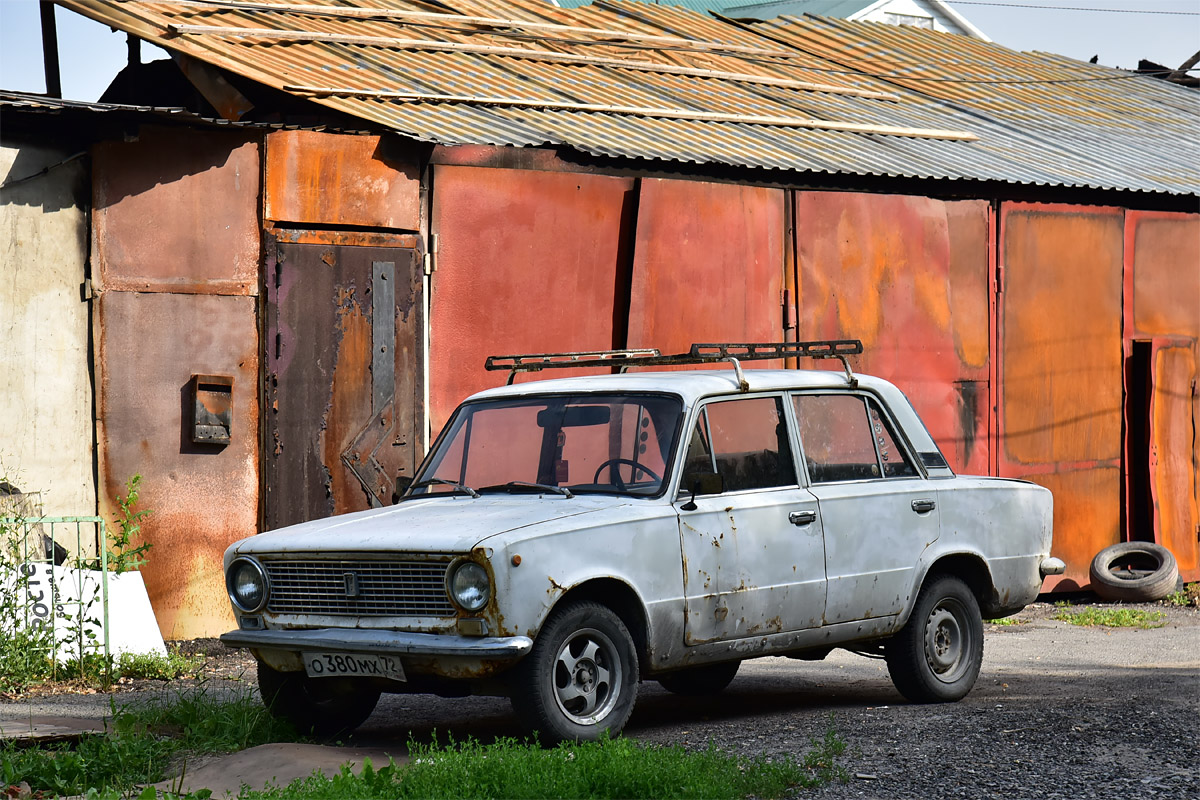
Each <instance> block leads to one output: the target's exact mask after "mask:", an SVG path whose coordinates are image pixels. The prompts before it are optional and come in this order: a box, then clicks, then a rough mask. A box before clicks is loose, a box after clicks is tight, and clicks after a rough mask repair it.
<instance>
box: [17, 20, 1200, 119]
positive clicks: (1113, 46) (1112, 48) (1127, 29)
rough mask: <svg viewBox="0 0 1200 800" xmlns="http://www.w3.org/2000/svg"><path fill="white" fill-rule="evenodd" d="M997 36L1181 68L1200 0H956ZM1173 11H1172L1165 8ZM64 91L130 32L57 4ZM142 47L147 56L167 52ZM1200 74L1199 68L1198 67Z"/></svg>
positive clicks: (1197, 45)
mask: <svg viewBox="0 0 1200 800" xmlns="http://www.w3.org/2000/svg"><path fill="white" fill-rule="evenodd" d="M950 4H951V6H952V7H953V8H954V9H955V10H956V11H958V12H959V13H960V14H962V15H963V16H964V17H966V18H967V19H968V20H970V21H971V23H972V24H973V25H975V27H977V28H979V29H980V30H982V31H983V32H984V33H985V34H987V35H988V36H989V37H990V38H991V39H992V40H993V41H995V42H998V43H1000V44H1002V45H1004V46H1006V47H1011V48H1013V49H1014V50H1038V51H1043V52H1050V53H1058V54H1060V55H1065V56H1069V57H1071V58H1076V59H1079V60H1081V61H1087V60H1088V59H1090V58H1091V57H1092V56H1099V63H1101V64H1105V65H1107V66H1110V67H1123V68H1130V69H1132V68H1134V67H1136V66H1137V62H1138V60H1139V59H1142V58H1145V59H1148V60H1150V61H1154V62H1157V63H1159V64H1164V65H1166V66H1168V67H1178V66H1179V65H1180V64H1182V63H1183V62H1184V61H1185V60H1186V59H1188V58H1190V57H1191V56H1192V54H1194V53H1195V52H1196V51H1197V50H1200V0H950ZM1162 12H1169V13H1162ZM55 19H56V20H57V27H58V39H59V53H60V55H61V59H62V63H61V66H60V70H61V74H62V84H63V95H64V97H66V98H68V99H71V100H87V101H92V100H97V99H99V97H100V95H101V93H103V91H104V89H105V88H106V87H107V86H108V84H109V82H110V81H111V80H112V79H113V77H114V76H115V75H116V74H117V72H118V71H119V70H120V69H121V67H122V66H123V65H124V64H125V60H126V57H127V55H126V54H127V49H126V45H125V34H123V33H113V32H112V31H110V30H109V29H108V28H107V27H105V26H103V25H100V24H99V23H96V22H92V21H91V20H89V19H87V18H86V17H83V16H80V15H78V14H76V13H74V12H72V11H67V10H65V9H62V8H57V9H56V13H55ZM166 57H167V54H166V53H165V52H164V51H162V50H159V49H158V48H156V47H151V46H149V45H143V46H142V60H143V61H150V60H154V59H156V58H166ZM1193 74H1200V73H1193ZM0 89H8V90H12V91H23V92H44V91H45V90H46V80H45V74H44V73H43V64H42V40H41V25H40V22H39V17H38V0H0Z"/></svg>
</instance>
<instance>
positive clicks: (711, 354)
mask: <svg viewBox="0 0 1200 800" xmlns="http://www.w3.org/2000/svg"><path fill="white" fill-rule="evenodd" d="M862 351H863V346H862V342H861V341H859V340H858V339H830V340H822V341H815V342H741V343H729V342H724V343H703V344H693V345H692V346H691V348H690V349H689V350H688V352H686V353H677V354H675V355H666V356H664V355H663V354H662V353H660V352H659V351H658V350H657V349H654V348H644V349H635V350H591V351H585V352H577V353H523V354H520V355H511V356H488V358H487V360H486V361H485V362H484V365H483V366H484V368H485V369H489V370H501V369H506V370H509V374H508V381H507V382H508V383H509V384H511V383H512V382H513V379H514V378H516V376H517V373H518V372H540V371H542V370H544V369H560V368H566V367H609V368H611V367H620V369H621V372H624V371H625V370H626V369H628V368H629V367H667V366H678V365H686V364H716V363H720V362H722V361H728V362H729V363H731V364H732V365H733V369H734V372H735V373H736V375H737V382H738V386H740V387H741V389H742V391H746V390H747V389H749V388H750V385H749V383H747V382H746V376H745V375H743V374H742V365H741V363H740V362H742V361H764V360H767V359H778V358H836V359H838V360H839V361H841V362H842V367H844V368H845V370H846V382H847V383H849V384H850V385H851V386H855V385H857V384H858V379H857V378H855V377H854V372H853V371H851V369H850V362H848V361H847V360H846V356H852V355H858V354H859V353H861V352H862Z"/></svg>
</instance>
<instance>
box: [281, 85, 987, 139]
mask: <svg viewBox="0 0 1200 800" xmlns="http://www.w3.org/2000/svg"><path fill="white" fill-rule="evenodd" d="M283 88H284V91H286V92H292V93H295V94H309V95H313V96H315V97H329V96H338V97H362V98H376V99H380V100H398V101H402V102H416V103H423V102H431V103H469V104H472V105H481V106H501V107H505V108H535V109H542V110H546V111H582V112H590V113H600V114H621V115H627V116H637V117H655V118H658V119H679V120H696V121H700V122H738V123H742V124H746V125H770V126H774V127H779V128H816V129H820V130H830V131H846V132H848V133H874V134H879V135H881V136H904V137H909V138H914V139H947V140H951V141H964V142H973V141H976V140H978V139H979V137H978V136H976V135H975V134H973V133H969V132H967V131H952V130H939V129H936V128H905V127H899V126H892V125H867V124H863V123H858V122H837V121H834V120H824V119H813V118H809V117H777V116H759V115H753V114H721V113H716V112H711V111H691V110H689V109H684V108H651V107H642V106H611V105H602V104H595V103H563V102H559V101H554V100H531V99H520V98H512V97H481V96H478V95H451V94H423V93H419V92H390V91H383V90H373V89H337V88H322V87H315V86H284V87H283Z"/></svg>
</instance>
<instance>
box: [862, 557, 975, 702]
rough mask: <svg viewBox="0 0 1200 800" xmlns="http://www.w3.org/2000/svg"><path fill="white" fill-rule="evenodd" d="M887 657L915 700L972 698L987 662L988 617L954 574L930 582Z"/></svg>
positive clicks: (895, 675)
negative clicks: (969, 694)
mask: <svg viewBox="0 0 1200 800" xmlns="http://www.w3.org/2000/svg"><path fill="white" fill-rule="evenodd" d="M884 656H885V658H886V659H887V665H888V673H889V674H890V675H891V676H892V683H894V684H895V685H896V688H897V689H898V690H900V694H902V695H904V696H905V697H907V698H908V699H909V700H911V701H913V702H914V703H947V702H953V701H955V700H961V699H962V698H963V697H966V695H967V692H969V691H971V687H972V686H974V685H975V679H976V678H977V677H979V667H980V665H981V664H982V663H983V619H982V617H981V616H980V614H979V603H978V602H977V601H976V600H975V595H973V594H972V593H971V590H970V589H968V588H967V585H966V584H965V583H963V582H962V581H961V580H959V579H958V578H954V577H951V576H949V575H943V576H941V577H939V578H936V579H934V580H933V581H931V582H930V583H928V584H926V585H925V586H924V587H923V588H922V589H921V593H920V594H919V595H917V604H916V605H915V606H914V607H913V611H912V615H911V616H910V617H909V618H908V622H907V623H906V624H905V626H904V627H903V628H901V629H900V632H899V633H897V634H896V635H895V636H894V637H892V639H891V640H890V641H889V642H888V643H887V644H886V646H885V647H884Z"/></svg>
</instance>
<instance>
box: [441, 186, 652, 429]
mask: <svg viewBox="0 0 1200 800" xmlns="http://www.w3.org/2000/svg"><path fill="white" fill-rule="evenodd" d="M632 192H633V181H632V180H631V179H625V178H610V177H603V176H596V175H573V174H570V173H557V172H556V173H549V172H531V171H518V170H504V169H486V168H475V167H436V168H435V170H434V190H433V218H432V232H433V233H435V234H437V236H438V257H437V271H436V272H434V273H433V276H432V283H433V290H432V295H431V311H430V317H431V323H432V334H431V336H430V417H431V427H432V429H433V433H435V434H436V433H437V432H438V431H439V430H440V429H441V427H442V425H443V424H445V422H446V419H447V418H448V416H449V414H450V412H452V411H453V410H454V407H455V405H457V404H458V402H459V401H461V400H462V399H463V398H464V397H466V396H467V395H469V394H471V393H473V392H477V391H479V390H481V389H485V388H488V387H491V386H497V385H499V384H502V383H503V382H504V380H505V375H504V373H500V372H487V371H486V370H484V368H483V362H484V359H485V358H486V357H487V356H488V355H491V354H509V353H531V352H547V351H567V350H597V349H608V348H610V347H613V346H614V345H616V346H620V345H623V342H622V341H621V340H622V339H623V338H624V330H623V327H624V326H623V325H622V326H616V325H614V317H615V316H621V318H622V319H623V310H624V307H625V303H626V300H625V291H626V289H625V288H624V287H626V286H627V285H628V283H627V281H628V279H627V266H626V263H627V262H626V261H625V260H624V258H625V253H626V252H627V249H628V246H627V244H626V242H627V240H628V238H629V234H628V231H629V230H631V228H632V221H633V220H632V214H633V207H634V203H633V200H634V198H633V194H632ZM573 372H574V370H559V371H556V372H555V377H558V376H559V374H560V373H563V374H571V373H573ZM518 380H521V379H520V378H518ZM526 380H528V378H526Z"/></svg>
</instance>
